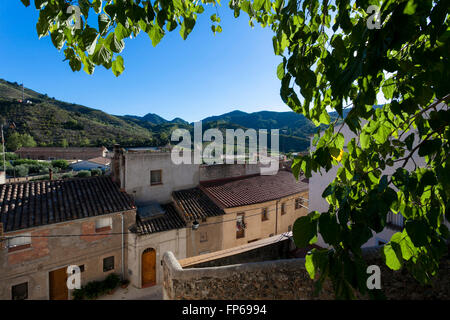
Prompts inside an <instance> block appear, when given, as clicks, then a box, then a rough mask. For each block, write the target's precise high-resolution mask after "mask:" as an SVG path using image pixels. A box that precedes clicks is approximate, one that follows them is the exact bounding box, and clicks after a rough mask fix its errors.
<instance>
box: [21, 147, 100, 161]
mask: <svg viewBox="0 0 450 320" xmlns="http://www.w3.org/2000/svg"><path fill="white" fill-rule="evenodd" d="M15 153H16V154H18V155H19V156H20V157H21V158H22V159H33V160H56V159H65V160H87V159H92V158H96V157H106V156H107V154H108V149H106V148H105V147H68V148H63V147H21V148H19V149H18V150H17V151H16V152H15Z"/></svg>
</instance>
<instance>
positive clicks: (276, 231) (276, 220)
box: [274, 200, 280, 235]
mask: <svg viewBox="0 0 450 320" xmlns="http://www.w3.org/2000/svg"><path fill="white" fill-rule="evenodd" d="M279 203H280V200H277V202H276V203H275V233H274V234H275V235H277V234H278V204H279Z"/></svg>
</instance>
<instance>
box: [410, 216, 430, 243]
mask: <svg viewBox="0 0 450 320" xmlns="http://www.w3.org/2000/svg"><path fill="white" fill-rule="evenodd" d="M405 229H406V232H407V233H408V236H409V237H410V238H411V241H412V243H414V246H416V247H421V246H425V245H427V244H428V239H427V233H428V228H427V225H426V223H425V222H423V221H417V220H410V221H406V223H405Z"/></svg>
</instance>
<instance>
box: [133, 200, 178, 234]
mask: <svg viewBox="0 0 450 320" xmlns="http://www.w3.org/2000/svg"><path fill="white" fill-rule="evenodd" d="M161 207H162V208H163V209H164V211H165V214H163V215H159V216H155V217H152V218H149V219H146V220H145V221H142V220H141V219H139V217H138V219H137V222H136V224H135V225H134V226H132V227H131V228H130V231H131V232H134V233H137V234H139V235H145V234H152V233H157V232H162V231H168V230H173V229H180V228H184V227H186V223H185V222H184V221H183V219H182V218H181V217H180V215H179V214H178V213H177V211H176V210H175V208H174V206H173V205H172V204H171V203H169V204H163V205H161Z"/></svg>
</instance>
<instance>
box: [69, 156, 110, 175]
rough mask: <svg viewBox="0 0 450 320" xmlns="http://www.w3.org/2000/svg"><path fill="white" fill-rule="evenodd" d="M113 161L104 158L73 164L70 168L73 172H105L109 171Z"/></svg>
mask: <svg viewBox="0 0 450 320" xmlns="http://www.w3.org/2000/svg"><path fill="white" fill-rule="evenodd" d="M110 164H111V159H109V158H104V157H97V158H92V159H89V160H82V161H78V162H74V163H71V164H70V165H69V168H71V169H72V170H73V171H80V170H92V169H100V170H102V171H103V172H106V171H109V167H110Z"/></svg>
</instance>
